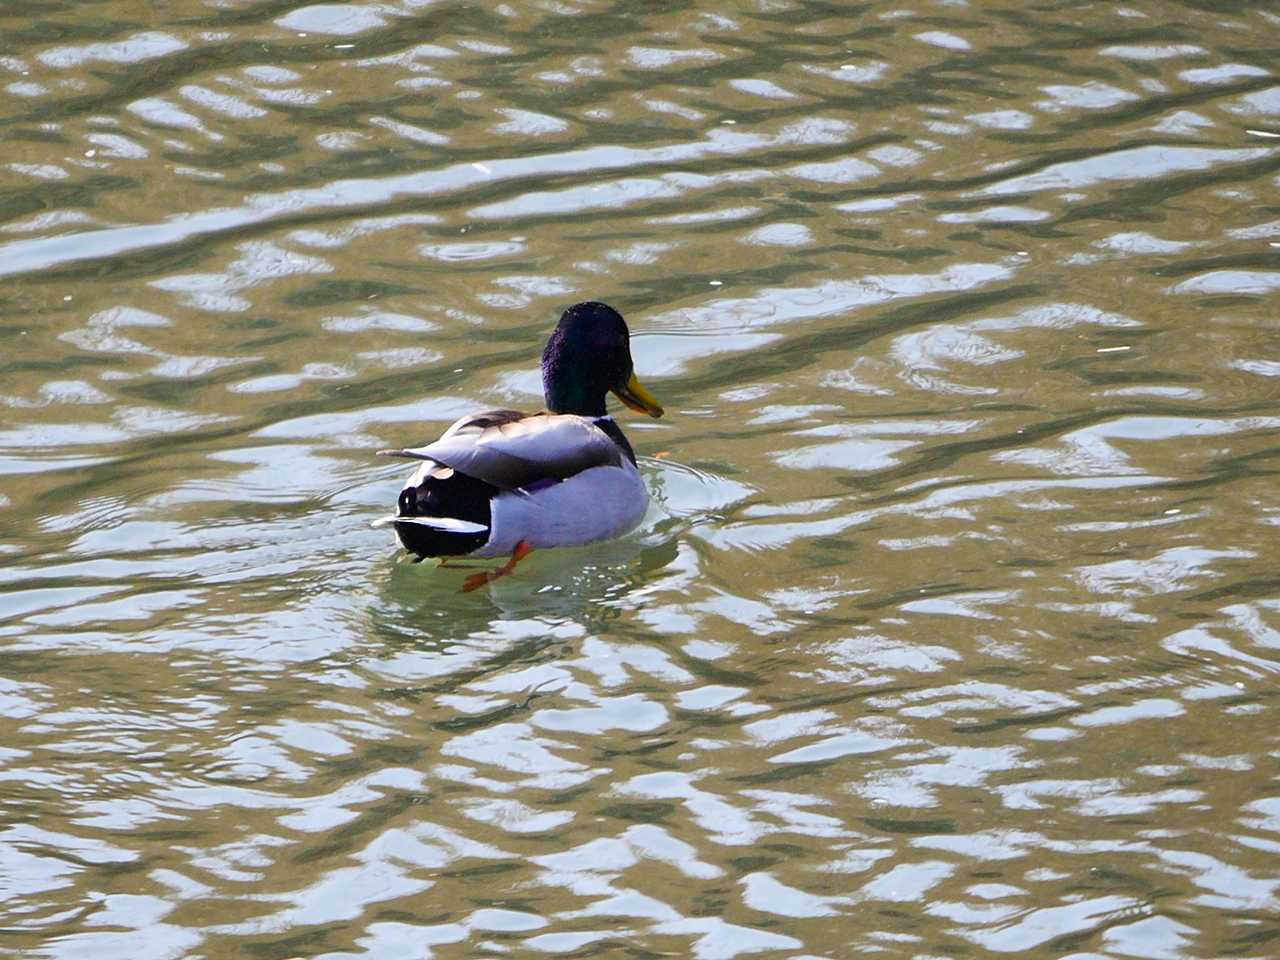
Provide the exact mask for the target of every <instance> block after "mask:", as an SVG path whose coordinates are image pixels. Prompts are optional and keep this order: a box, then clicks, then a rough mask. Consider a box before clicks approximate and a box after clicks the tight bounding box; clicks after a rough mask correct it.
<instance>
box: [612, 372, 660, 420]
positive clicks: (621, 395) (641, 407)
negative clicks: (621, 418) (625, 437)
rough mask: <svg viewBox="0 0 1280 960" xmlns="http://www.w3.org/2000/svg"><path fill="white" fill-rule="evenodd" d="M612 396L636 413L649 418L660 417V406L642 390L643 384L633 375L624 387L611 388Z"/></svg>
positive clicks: (648, 393) (655, 398) (651, 395)
mask: <svg viewBox="0 0 1280 960" xmlns="http://www.w3.org/2000/svg"><path fill="white" fill-rule="evenodd" d="M613 395H614V396H615V397H617V398H618V399H619V400H621V401H622V402H623V403H625V404H626V405H627V406H628V407H630V408H631V409H632V410H635V411H636V412H637V413H647V414H648V415H649V416H651V417H660V416H662V413H663V411H662V404H660V403H659V402H658V398H657V397H655V396H654V395H653V394H652V393H650V392H649V391H648V390H646V389H645V388H644V384H642V383H641V382H640V380H639V378H638V377H637V376H636V375H635V374H634V373H633V374H631V379H630V380H628V381H627V382H626V384H625V385H623V386H618V387H614V388H613Z"/></svg>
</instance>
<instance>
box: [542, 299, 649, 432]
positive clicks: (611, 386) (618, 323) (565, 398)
mask: <svg viewBox="0 0 1280 960" xmlns="http://www.w3.org/2000/svg"><path fill="white" fill-rule="evenodd" d="M542 391H543V394H544V395H545V397H546V401H547V409H548V410H550V411H551V412H552V413H576V414H578V415H579V416H583V417H603V416H604V415H605V407H604V399H605V394H606V393H608V392H609V391H613V393H614V395H615V396H617V398H618V399H619V400H621V401H622V402H623V403H625V404H626V405H627V406H628V407H630V408H631V409H632V410H638V411H639V412H641V413H647V414H649V416H651V417H660V416H662V404H660V403H659V402H658V401H657V400H656V399H655V398H654V396H653V394H651V393H650V392H649V391H648V390H646V389H645V388H644V386H643V385H642V384H641V383H640V381H639V380H638V379H636V373H635V366H634V364H633V363H632V362H631V334H630V332H629V331H628V330H627V324H626V321H625V320H623V319H622V314H620V313H618V311H617V310H615V309H613V307H611V306H609V305H608V304H604V303H596V302H594V301H588V302H587V303H576V304H574V305H573V306H572V307H570V308H569V309H568V310H566V311H565V312H564V315H563V316H562V317H561V318H560V323H559V325H557V327H556V329H555V332H554V333H553V334H551V339H550V340H548V341H547V348H546V349H545V350H543V351H542Z"/></svg>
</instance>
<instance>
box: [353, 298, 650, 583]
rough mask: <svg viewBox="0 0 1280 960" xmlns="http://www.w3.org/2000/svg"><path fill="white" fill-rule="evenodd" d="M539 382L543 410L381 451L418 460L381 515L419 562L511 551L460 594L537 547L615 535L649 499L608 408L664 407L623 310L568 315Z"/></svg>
mask: <svg viewBox="0 0 1280 960" xmlns="http://www.w3.org/2000/svg"><path fill="white" fill-rule="evenodd" d="M542 389H543V395H544V397H545V398H546V404H547V409H546V411H545V412H543V413H520V412H519V411H516V410H484V411H481V412H479V413H471V414H468V415H467V416H465V417H462V418H461V419H460V420H458V421H457V422H455V423H454V424H453V426H451V427H449V429H448V430H446V431H445V432H444V435H443V436H441V437H440V439H439V440H437V441H435V442H434V443H430V444H427V446H425V447H411V448H408V449H405V450H381V451H379V455H381V456H392V457H408V458H410V459H414V460H421V461H422V463H421V464H420V465H419V466H418V468H417V469H416V470H415V471H414V472H413V473H412V474H411V475H410V477H409V479H408V480H407V481H406V482H405V485H404V489H402V490H401V491H400V498H399V501H398V503H397V507H398V510H397V512H396V515H395V516H394V517H387V518H385V519H384V520H382V521H378V523H380V524H392V525H394V526H395V531H396V536H397V537H398V538H399V540H400V543H401V544H402V545H403V546H404V548H405V549H406V550H407V551H409V552H410V553H412V554H415V555H416V558H417V560H422V559H424V558H426V557H439V558H441V562H442V563H443V562H445V560H446V559H447V558H449V557H460V556H468V557H496V556H501V555H504V554H510V560H508V562H507V563H506V565H505V566H502V567H499V568H497V569H496V570H490V571H486V572H484V573H479V574H475V575H473V576H471V577H469V578H468V579H467V581H466V583H465V584H464V586H463V589H464V590H474V589H475V588H476V587H478V586H480V585H482V584H484V583H488V582H489V581H491V580H493V579H496V578H497V577H500V576H503V575H505V574H507V573H510V572H511V571H512V570H513V569H514V568H515V565H516V564H517V563H518V562H519V561H520V560H521V559H522V558H523V557H525V556H527V555H528V554H529V552H530V551H532V550H534V549H538V548H542V547H563V546H571V545H576V544H583V543H591V542H593V541H596V540H606V539H609V538H612V537H617V536H620V535H621V534H624V533H626V532H627V531H628V530H630V529H631V528H633V527H634V526H635V525H636V524H638V523H639V522H640V520H641V518H642V517H643V516H644V513H645V509H646V507H647V506H648V503H649V494H648V491H647V490H646V489H645V486H644V481H643V480H641V478H640V472H639V470H637V469H636V455H635V453H634V451H632V449H631V444H630V443H628V442H627V438H626V436H625V435H624V434H623V432H622V429H621V428H620V427H619V426H618V425H617V424H616V423H615V422H614V420H613V418H612V417H611V416H609V414H608V412H607V411H606V410H605V394H607V393H609V392H610V391H612V392H613V393H614V394H615V395H616V396H617V397H618V399H619V400H621V401H622V402H623V403H624V404H626V405H627V406H628V407H630V408H631V409H633V410H636V411H639V412H641V413H647V414H648V415H649V416H651V417H660V416H662V412H663V411H662V404H660V403H659V402H658V401H657V400H656V399H655V398H654V396H653V395H652V394H651V393H649V391H648V390H646V389H645V388H644V386H643V385H642V384H641V383H640V381H639V380H638V379H637V378H636V375H635V370H634V365H633V363H632V360H631V335H630V332H629V331H628V330H627V324H626V321H624V320H623V319H622V315H621V314H620V313H618V311H616V310H614V309H613V308H612V307H610V306H608V305H607V304H603V303H595V302H587V303H579V304H575V305H574V306H572V307H570V308H569V309H568V310H566V311H565V312H564V315H563V316H561V317H560V322H559V324H557V326H556V329H555V331H554V332H553V333H552V334H551V338H550V339H549V340H548V341H547V346H546V349H544V350H543V351H542Z"/></svg>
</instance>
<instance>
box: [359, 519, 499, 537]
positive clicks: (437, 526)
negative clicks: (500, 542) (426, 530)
mask: <svg viewBox="0 0 1280 960" xmlns="http://www.w3.org/2000/svg"><path fill="white" fill-rule="evenodd" d="M393 523H416V524H417V525H418V526H420V527H431V528H432V529H433V530H444V531H445V532H446V533H488V532H489V528H488V527H486V526H485V525H484V524H483V523H472V522H471V521H470V520H457V519H455V518H453V517H379V518H378V519H377V520H375V521H373V523H372V524H371V526H375V527H388V526H390V525H391V524H393Z"/></svg>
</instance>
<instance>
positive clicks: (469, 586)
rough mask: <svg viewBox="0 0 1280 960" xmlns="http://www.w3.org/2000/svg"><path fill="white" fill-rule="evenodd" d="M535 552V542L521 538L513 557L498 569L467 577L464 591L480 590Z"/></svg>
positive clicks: (463, 584) (463, 587) (512, 552)
mask: <svg viewBox="0 0 1280 960" xmlns="http://www.w3.org/2000/svg"><path fill="white" fill-rule="evenodd" d="M531 553H533V544H531V543H530V542H529V541H528V540H521V541H520V542H519V543H517V544H516V548H515V549H514V550H512V551H511V559H510V560H508V561H507V562H506V563H504V564H503V565H502V566H500V567H498V568H497V569H496V570H485V571H484V572H482V573H473V574H472V575H471V576H469V577H467V579H466V580H464V581H463V583H462V592H463V593H470V592H471V591H472V590H478V589H480V588H481V587H483V586H484V585H485V584H486V583H492V582H493V581H494V580H497V579H498V578H499V577H505V576H506V575H507V574H508V573H510V572H511V571H512V570H514V569H515V568H516V564H517V563H519V562H520V561H521V560H523V559H524V558H525V557H527V556H528V555H529V554H531Z"/></svg>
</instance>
